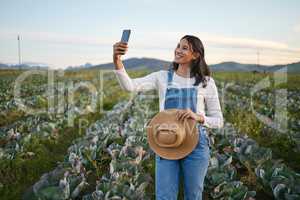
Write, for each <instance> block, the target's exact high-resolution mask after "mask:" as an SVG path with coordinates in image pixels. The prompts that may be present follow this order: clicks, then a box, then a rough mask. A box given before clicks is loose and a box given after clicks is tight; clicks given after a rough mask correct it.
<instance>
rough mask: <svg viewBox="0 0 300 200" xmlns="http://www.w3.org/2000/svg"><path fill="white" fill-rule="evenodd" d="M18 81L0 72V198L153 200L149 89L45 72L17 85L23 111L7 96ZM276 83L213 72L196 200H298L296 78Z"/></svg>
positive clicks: (270, 78)
mask: <svg viewBox="0 0 300 200" xmlns="http://www.w3.org/2000/svg"><path fill="white" fill-rule="evenodd" d="M128 71H129V74H130V76H131V77H132V78H134V77H140V76H143V75H145V74H147V73H149V72H147V71H130V70H128ZM24 73H25V71H18V70H2V71H1V72H0V75H1V79H0V98H1V99H0V110H1V113H0V196H1V199H32V200H33V199H36V200H38V199H41V200H50V199H53V200H56V199H62V200H63V199H85V200H101V199H115V200H117V199H120V200H125V199H155V193H154V191H155V185H154V183H155V180H154V177H155V176H154V170H155V159H154V152H153V151H152V150H151V149H150V148H149V146H148V143H147V137H146V130H145V125H146V123H147V121H148V120H150V119H151V117H152V116H153V115H154V114H155V113H157V112H158V110H159V109H158V95H157V93H156V92H155V91H149V92H137V93H134V95H132V94H129V93H127V92H125V91H123V90H121V88H120V86H119V85H118V82H117V80H116V77H115V75H114V74H113V73H108V74H106V75H105V76H101V75H100V74H99V72H98V71H97V70H81V71H70V72H64V74H63V75H61V74H59V72H54V74H53V77H54V78H53V80H54V81H53V82H50V83H49V74H46V73H45V74H42V75H41V74H34V75H31V76H30V77H28V78H27V79H26V80H23V81H22V84H20V97H21V98H20V99H21V100H22V103H23V107H24V105H25V107H26V106H27V107H28V108H29V107H30V108H31V112H28V110H26V109H23V108H22V107H20V102H19V100H18V99H16V98H14V95H15V93H14V91H15V88H14V87H15V85H16V80H18V77H20V76H21V75H22V74H24ZM47 75H48V76H47ZM285 76H286V75H285V74H259V73H257V74H253V73H235V72H231V73H225V72H218V73H215V74H213V77H214V79H215V80H216V83H217V87H218V90H219V98H220V102H221V107H222V111H223V115H224V118H225V123H224V127H223V128H222V129H220V130H217V129H209V137H210V140H211V144H212V146H211V159H210V164H209V169H208V173H207V176H206V177H205V188H204V190H205V192H204V199H224V200H225V199H226V200H227V199H230V200H246V199H248V200H253V199H257V200H261V199H263V200H265V199H266V200H271V199H279V200H281V199H282V200H285V199H286V200H296V199H300V89H299V88H298V85H299V82H300V81H299V80H300V79H299V78H300V75H297V74H293V75H290V74H288V75H287V77H285ZM50 78H51V76H50ZM77 83H81V84H82V85H83V86H82V87H77V88H76V84H77ZM49 84H50V85H51V84H52V85H51V86H52V87H51V90H50V91H51V92H49ZM84 84H85V85H84ZM89 84H90V87H89V89H90V88H92V90H90V91H94V90H93V89H94V88H96V91H94V93H93V94H94V95H95V96H96V100H97V101H96V109H94V110H93V109H92V108H91V107H92V106H91V102H92V101H93V99H92V98H93V95H91V92H90V91H88V90H87V87H85V86H86V85H89ZM91 85H92V86H93V87H92V86H91ZM74 86H75V87H74ZM70 88H71V90H70ZM74 88H76V89H74ZM72 89H73V90H72ZM148 95H149V96H148ZM70 96H71V97H70ZM150 96H155V98H147V97H150ZM49 99H50V100H49ZM51 99H52V100H53V101H52V100H51ZM49 104H51V105H55V106H53V107H51V106H50V105H49ZM49 107H50V108H51V109H50V111H49V109H48V108H49ZM84 109H85V110H86V111H88V112H82V110H84ZM37 111H40V112H37ZM178 199H183V191H182V186H181V188H180V191H179V198H178Z"/></svg>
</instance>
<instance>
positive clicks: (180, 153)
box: [147, 109, 199, 160]
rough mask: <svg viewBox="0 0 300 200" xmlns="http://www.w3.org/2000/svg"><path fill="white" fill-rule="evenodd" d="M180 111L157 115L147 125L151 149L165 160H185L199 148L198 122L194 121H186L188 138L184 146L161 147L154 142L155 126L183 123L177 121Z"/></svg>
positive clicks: (175, 110) (168, 110) (167, 111)
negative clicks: (177, 114) (177, 113)
mask: <svg viewBox="0 0 300 200" xmlns="http://www.w3.org/2000/svg"><path fill="white" fill-rule="evenodd" d="M177 111H178V109H166V110H163V111H161V112H159V113H157V114H156V115H155V116H154V117H153V118H152V119H151V121H150V122H149V123H148V125H147V138H148V143H149V146H150V148H151V149H152V150H153V151H154V152H155V153H156V154H158V155H159V156H161V157H162V158H165V159H170V160H178V159H181V158H184V157H185V156H187V155H188V154H189V153H191V152H192V151H193V149H194V148H195V147H196V146H197V144H198V140H199V134H198V128H197V121H196V120H193V119H186V120H185V122H184V123H187V124H185V129H186V137H185V139H184V141H183V142H182V144H181V145H180V146H178V147H173V148H170V147H161V146H159V145H157V144H156V143H155V141H154V138H153V137H154V136H153V133H154V126H155V125H157V124H162V123H164V122H165V121H168V122H170V121H172V122H174V123H182V122H179V121H178V120H177V119H176V112H177Z"/></svg>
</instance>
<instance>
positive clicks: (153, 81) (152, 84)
mask: <svg viewBox="0 0 300 200" xmlns="http://www.w3.org/2000/svg"><path fill="white" fill-rule="evenodd" d="M127 50H128V44H127V43H122V42H117V43H115V44H114V51H113V61H114V65H115V70H113V71H114V73H115V74H116V75H117V79H118V82H119V84H120V86H121V88H122V89H123V90H126V91H129V92H133V91H147V90H152V89H158V87H157V75H158V73H159V72H152V73H150V74H148V75H146V76H144V77H140V78H134V79H131V78H130V77H129V75H128V73H127V72H126V70H125V67H124V65H123V62H122V60H121V56H122V55H124V54H125V53H126V52H127Z"/></svg>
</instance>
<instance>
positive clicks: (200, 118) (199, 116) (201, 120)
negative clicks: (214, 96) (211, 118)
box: [197, 114, 204, 124]
mask: <svg viewBox="0 0 300 200" xmlns="http://www.w3.org/2000/svg"><path fill="white" fill-rule="evenodd" d="M197 116H198V117H197V122H199V123H200V124H203V123H204V116H203V115H201V114H197Z"/></svg>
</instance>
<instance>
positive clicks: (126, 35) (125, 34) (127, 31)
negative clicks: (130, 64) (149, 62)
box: [121, 29, 131, 43]
mask: <svg viewBox="0 0 300 200" xmlns="http://www.w3.org/2000/svg"><path fill="white" fill-rule="evenodd" d="M130 32H131V31H130V29H125V30H123V34H122V38H121V42H126V43H128V40H129V36H130Z"/></svg>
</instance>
